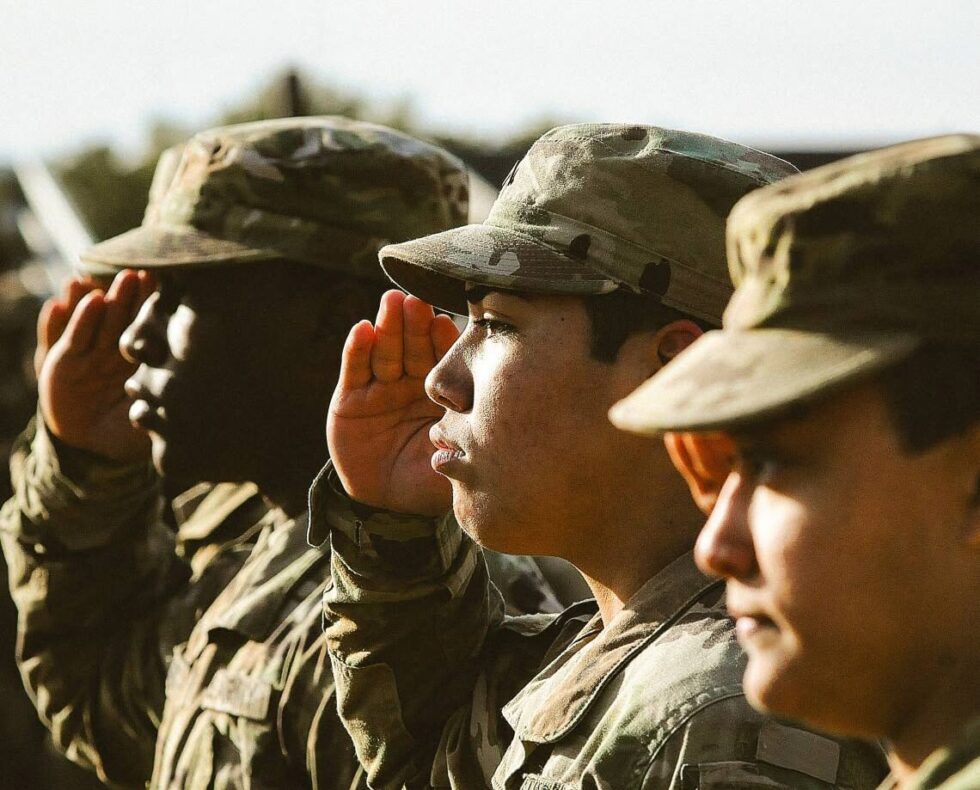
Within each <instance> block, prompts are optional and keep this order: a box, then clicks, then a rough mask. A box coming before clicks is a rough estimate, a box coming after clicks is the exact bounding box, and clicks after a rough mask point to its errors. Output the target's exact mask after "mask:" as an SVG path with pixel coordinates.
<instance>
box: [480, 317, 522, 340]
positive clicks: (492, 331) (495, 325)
mask: <svg viewBox="0 0 980 790" xmlns="http://www.w3.org/2000/svg"><path fill="white" fill-rule="evenodd" d="M470 320H471V321H472V323H473V326H477V327H479V328H480V329H482V330H483V331H484V332H486V333H487V335H488V336H489V337H493V336H494V335H506V334H509V333H510V332H513V331H514V327H513V326H512V325H510V324H508V323H506V322H505V321H499V320H497V319H496V318H488V317H486V316H484V317H483V318H472V319H470Z"/></svg>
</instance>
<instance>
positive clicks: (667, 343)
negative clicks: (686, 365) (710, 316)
mask: <svg viewBox="0 0 980 790" xmlns="http://www.w3.org/2000/svg"><path fill="white" fill-rule="evenodd" d="M703 334H704V332H702V331H701V327H699V326H698V325H697V324H695V323H694V322H693V321H689V320H687V319H683V320H680V321H671V322H670V323H669V324H667V325H666V326H663V327H661V328H660V329H659V330H658V331H657V334H656V335H654V338H653V345H652V348H651V351H653V352H654V355H655V357H656V363H657V368H656V369H659V368H662V367H663V366H664V365H666V364H667V363H669V362H671V361H672V360H673V359H674V358H675V357H676V356H677V355H678V354H680V353H681V352H682V351H683V350H684V349H685V348H687V347H688V346H689V345H691V343H693V342H694V341H695V340H697V339H698V338H699V337H701V335H703ZM651 361H653V360H651Z"/></svg>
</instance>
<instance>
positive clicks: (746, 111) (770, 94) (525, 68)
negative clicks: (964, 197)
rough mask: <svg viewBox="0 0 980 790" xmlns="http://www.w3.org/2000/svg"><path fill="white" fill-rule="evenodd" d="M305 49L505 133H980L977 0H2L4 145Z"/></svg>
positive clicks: (67, 138)
mask: <svg viewBox="0 0 980 790" xmlns="http://www.w3.org/2000/svg"><path fill="white" fill-rule="evenodd" d="M287 64H295V65H298V66H299V67H301V68H303V69H307V70H308V71H309V73H311V74H313V75H315V76H316V77H317V78H318V79H321V80H323V81H325V82H328V83H330V84H332V85H335V86H336V87H338V88H339V89H341V90H343V91H351V92H357V93H362V94H364V95H365V96H367V97H368V98H370V99H371V100H373V101H376V102H379V103H382V102H391V101H397V100H398V99H400V98H408V99H410V100H411V101H412V103H413V107H414V108H415V111H416V115H417V117H418V120H419V121H420V122H421V123H422V124H423V125H424V126H425V127H426V128H428V129H431V130H433V131H450V132H466V133H471V134H474V135H477V136H481V137H484V138H486V139H490V140H492V139H494V137H495V136H506V135H508V134H510V133H513V132H516V131H519V130H520V129H521V128H522V127H524V126H525V125H527V124H529V123H531V122H534V121H536V120H540V119H542V118H544V117H548V118H559V119H562V120H569V121H587V120H609V121H613V120H617V121H635V122H643V123H655V124H660V125H664V126H674V127H683V128H687V129H691V130H695V131H702V132H708V133H712V134H716V135H720V136H723V137H729V138H732V139H735V140H738V141H739V142H744V143H749V144H755V145H759V146H763V147H765V146H766V145H771V146H773V147H777V146H787V145H800V146H803V147H810V148H812V147H821V146H825V147H836V146H842V145H848V144H861V145H869V144H877V143H880V144H885V143H888V142H893V141H896V140H899V139H903V138H910V137H915V136H922V135H927V134H934V133H941V132H948V131H978V130H980V89H978V86H980V2H977V0H930V1H928V2H920V0H681V2H676V1H675V2H665V1H664V0H588V1H586V0H483V1H482V2H479V3H478V2H475V1H474V0H403V2H395V1H394V0H360V2H358V0H348V1H347V2H346V3H337V2H331V0H277V1H276V2H272V1H271V0H264V1H263V2H255V1H254V0H168V2H148V1H146V0H85V1H84V2H82V1H81V0H33V1H31V0H0V108H2V110H0V112H2V115H0V119H2V120H0V161H4V160H10V159H11V158H15V157H23V156H28V155H31V154H36V153H40V154H43V155H52V154H61V153H69V152H71V151H73V150H76V149H77V148H79V147H81V146H82V145H84V144H86V143H90V142H92V141H95V140H107V141H110V142H114V143H119V144H122V145H123V146H124V147H125V148H127V149H128V150H130V151H138V150H139V149H140V147H141V145H142V143H143V141H144V139H145V134H146V131H147V129H148V126H149V123H150V122H151V120H152V119H154V118H166V119H172V120H175V121H177V122H179V123H181V124H186V125H188V126H191V127H196V126H201V125H207V124H208V123H209V122H210V121H212V120H213V119H214V118H215V116H216V115H217V114H218V113H219V112H220V111H221V110H222V109H223V108H225V107H228V106H231V105H234V104H235V103H236V102H238V101H240V100H241V99H242V98H244V97H245V96H246V95H247V94H248V92H249V91H250V90H253V89H255V88H256V87H258V86H260V85H262V84H263V83H264V82H265V80H267V79H268V78H270V77H271V76H272V74H274V73H275V72H276V71H278V70H280V69H282V68H283V67H284V66H285V65H287Z"/></svg>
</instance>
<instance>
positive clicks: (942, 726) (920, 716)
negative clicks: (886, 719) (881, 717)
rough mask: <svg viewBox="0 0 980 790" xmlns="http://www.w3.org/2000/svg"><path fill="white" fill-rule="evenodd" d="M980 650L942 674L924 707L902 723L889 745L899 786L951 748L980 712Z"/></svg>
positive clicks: (968, 652)
mask: <svg viewBox="0 0 980 790" xmlns="http://www.w3.org/2000/svg"><path fill="white" fill-rule="evenodd" d="M978 655H980V650H978V649H977V646H974V648H973V649H972V650H966V651H963V654H962V655H958V656H957V657H956V659H955V666H954V667H950V668H945V671H943V672H942V673H940V674H938V677H939V684H938V685H937V686H934V687H933V688H931V689H930V693H929V694H928V695H926V697H925V700H924V704H923V705H921V706H920V708H919V709H917V710H916V711H914V712H913V713H912V714H911V715H910V716H909V717H908V718H907V719H906V720H904V721H903V722H902V726H901V727H900V729H899V730H898V731H897V732H896V733H894V735H893V737H891V738H890V739H889V743H888V764H889V766H890V767H891V770H892V774H894V776H895V778H896V779H898V781H899V786H900V787H901V786H902V783H903V782H904V781H905V780H907V779H908V778H909V777H910V776H911V775H912V774H913V773H915V771H916V770H918V768H919V766H920V765H922V763H923V762H924V761H925V759H926V758H927V757H928V756H929V755H930V754H932V753H933V752H934V751H936V750H937V749H940V748H942V747H943V746H950V745H952V744H953V742H955V740H956V738H957V736H958V735H959V733H960V731H961V730H962V729H963V728H964V727H965V726H966V725H967V724H969V723H970V722H971V721H972V720H973V719H975V718H976V717H977V715H978V713H980V711H978V709H977V700H978V699H980V660H978V658H977V656H978Z"/></svg>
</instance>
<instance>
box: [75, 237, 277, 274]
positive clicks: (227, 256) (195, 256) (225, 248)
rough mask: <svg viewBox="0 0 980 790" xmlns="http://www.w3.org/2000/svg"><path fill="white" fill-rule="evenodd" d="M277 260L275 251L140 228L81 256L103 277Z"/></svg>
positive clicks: (85, 265)
mask: <svg viewBox="0 0 980 790" xmlns="http://www.w3.org/2000/svg"><path fill="white" fill-rule="evenodd" d="M276 257H282V256H281V255H279V254H277V253H276V252H275V251H273V250H266V249H256V248H255V247H250V246H247V245H245V244H242V243H240V242H236V241H228V240H226V239H219V238H217V237H215V236H211V235H209V234H207V233H203V232H202V231H199V230H196V229H194V228H189V227H182V226H165V225H150V226H143V225H141V226H140V227H138V228H133V229H132V230H129V231H126V232H125V233H122V234H120V235H118V236H114V237H112V238H111V239H106V240H105V241H103V242H99V243H98V244H96V245H95V246H94V247H90V248H89V249H87V250H86V251H85V252H83V253H82V254H81V260H82V266H81V268H82V269H83V270H84V271H88V272H89V273H95V274H102V273H107V272H113V271H119V270H120V269H156V268H162V267H165V266H208V265H220V264H228V263H246V262H248V261H262V260H269V259H272V258H276Z"/></svg>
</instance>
